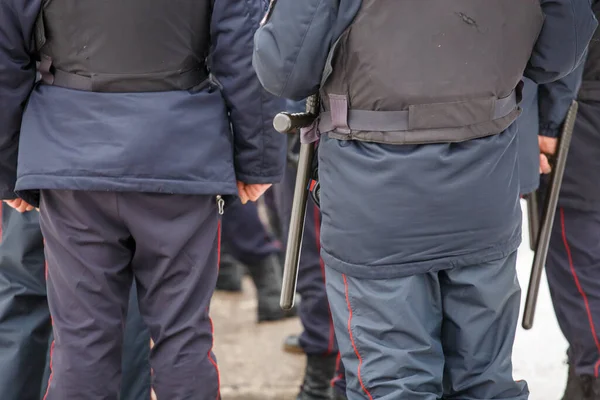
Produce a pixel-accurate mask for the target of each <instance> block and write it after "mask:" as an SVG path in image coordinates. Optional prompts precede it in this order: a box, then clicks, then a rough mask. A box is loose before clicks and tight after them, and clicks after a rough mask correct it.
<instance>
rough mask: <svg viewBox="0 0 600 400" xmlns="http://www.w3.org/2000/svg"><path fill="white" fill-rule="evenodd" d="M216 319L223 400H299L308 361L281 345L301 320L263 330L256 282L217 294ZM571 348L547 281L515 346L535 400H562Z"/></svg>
mask: <svg viewBox="0 0 600 400" xmlns="http://www.w3.org/2000/svg"><path fill="white" fill-rule="evenodd" d="M526 223H527V222H526V221H525V224H524V226H523V228H524V235H523V237H524V241H523V245H522V246H521V249H520V252H519V266H518V269H519V279H520V282H521V286H522V287H523V292H525V290H526V287H527V283H528V281H529V270H530V266H531V261H532V258H533V255H532V252H531V251H530V250H529V243H528V242H527V237H528V236H527V234H526V232H527V230H526V229H527V225H526ZM523 297H524V294H523ZM212 318H213V320H214V324H215V336H216V338H215V352H216V355H217V359H218V362H219V364H220V370H221V384H222V396H223V400H237V399H240V400H259V399H260V400H271V399H273V400H293V399H295V396H294V395H295V393H296V391H297V388H298V385H299V384H300V379H301V376H302V372H303V368H304V358H303V357H302V356H299V355H291V354H287V353H284V352H283V351H282V350H281V344H282V340H283V339H284V338H285V336H287V335H288V334H292V333H296V332H299V331H300V323H299V321H298V320H296V319H293V320H288V321H285V322H280V323H269V324H261V325H257V324H256V323H255V320H256V309H255V300H254V290H253V287H252V284H251V283H250V282H245V285H244V293H243V294H240V295H232V294H224V293H217V294H216V296H215V298H214V300H213V306H212ZM519 324H520V321H519ZM566 346H567V345H566V342H565V340H564V338H563V337H562V334H561V333H560V330H559V329H558V325H557V323H556V319H555V317H554V313H553V311H552V305H551V303H550V295H549V293H548V288H547V285H546V282H545V277H544V280H543V284H542V289H541V293H540V298H539V301H538V310H537V313H536V319H535V326H534V328H533V329H532V330H531V331H524V330H523V329H522V328H520V327H519V330H518V332H517V340H516V343H515V347H514V375H515V379H526V380H527V381H528V382H529V386H530V391H531V396H530V399H531V400H559V399H560V397H561V395H562V390H563V387H564V381H565V377H566V365H565V364H564V360H565V351H566Z"/></svg>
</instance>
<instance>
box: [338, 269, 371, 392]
mask: <svg viewBox="0 0 600 400" xmlns="http://www.w3.org/2000/svg"><path fill="white" fill-rule="evenodd" d="M342 277H343V278H344V290H345V292H346V305H347V306H348V313H349V314H348V334H349V335H350V342H351V343H352V348H353V349H354V354H355V355H356V358H358V370H357V373H356V374H357V376H358V382H359V383H360V387H361V388H362V390H363V391H364V392H365V394H366V395H367V396H369V399H370V400H373V396H371V393H369V391H368V390H367V388H366V387H365V384H364V383H363V380H362V376H361V375H360V368H361V367H362V357H361V356H360V353H359V352H358V349H357V348H356V343H354V336H353V335H352V307H351V306H350V296H349V295H348V279H347V278H346V275H345V274H342Z"/></svg>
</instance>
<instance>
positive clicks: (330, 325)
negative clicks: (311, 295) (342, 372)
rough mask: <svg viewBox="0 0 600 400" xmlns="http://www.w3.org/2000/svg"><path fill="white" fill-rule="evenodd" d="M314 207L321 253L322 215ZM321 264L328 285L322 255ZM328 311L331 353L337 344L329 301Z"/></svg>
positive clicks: (324, 280)
mask: <svg viewBox="0 0 600 400" xmlns="http://www.w3.org/2000/svg"><path fill="white" fill-rule="evenodd" d="M313 209H314V213H313V215H314V218H315V236H316V238H317V252H318V253H321V218H320V217H321V215H320V211H319V208H318V207H317V206H314V207H313ZM319 264H320V266H321V276H322V277H323V284H324V285H326V284H327V279H326V278H325V263H324V262H323V259H322V258H321V257H320V256H319ZM327 312H328V313H329V343H328V344H327V353H325V354H326V355H330V354H331V353H332V352H333V346H334V344H335V330H334V328H333V317H332V316H331V309H330V308H329V302H328V303H327Z"/></svg>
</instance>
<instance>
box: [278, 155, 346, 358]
mask: <svg viewBox="0 0 600 400" xmlns="http://www.w3.org/2000/svg"><path fill="white" fill-rule="evenodd" d="M295 180H296V171H295V170H294V169H293V168H290V167H288V168H287V169H286V171H285V177H284V180H283V182H282V183H281V184H280V185H278V186H277V187H276V189H277V190H276V194H277V196H276V197H277V203H278V204H279V207H280V210H281V211H280V215H281V220H282V223H283V225H284V226H283V229H282V231H283V232H285V233H286V235H287V231H288V226H289V218H290V213H291V207H292V200H293V195H294V184H295ZM320 225H321V217H320V213H319V209H318V208H317V206H316V205H315V204H314V202H313V201H312V199H310V198H309V203H308V206H307V212H306V222H305V227H304V236H303V239H302V254H301V257H300V267H299V273H298V287H297V291H298V293H300V295H301V296H302V301H301V302H300V307H299V310H298V314H299V316H300V320H301V322H302V326H303V328H304V330H303V332H302V334H301V335H300V345H301V346H302V348H303V349H304V351H305V353H307V354H312V355H330V354H335V353H337V352H338V348H337V343H336V340H335V333H334V328H333V322H332V319H331V312H330V311H329V303H328V302H327V293H326V290H325V269H324V265H323V262H322V260H321V257H320V254H319V253H320V240H321V239H320Z"/></svg>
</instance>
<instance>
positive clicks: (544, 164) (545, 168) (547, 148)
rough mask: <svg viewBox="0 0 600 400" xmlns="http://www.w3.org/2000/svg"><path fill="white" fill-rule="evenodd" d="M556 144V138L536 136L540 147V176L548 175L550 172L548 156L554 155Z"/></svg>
mask: <svg viewBox="0 0 600 400" xmlns="http://www.w3.org/2000/svg"><path fill="white" fill-rule="evenodd" d="M557 142H558V140H557V139H556V138H551V137H547V136H538V143H539V145H540V174H549V173H550V172H552V166H550V161H549V160H548V156H549V155H550V156H551V155H554V153H556V145H557Z"/></svg>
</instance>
